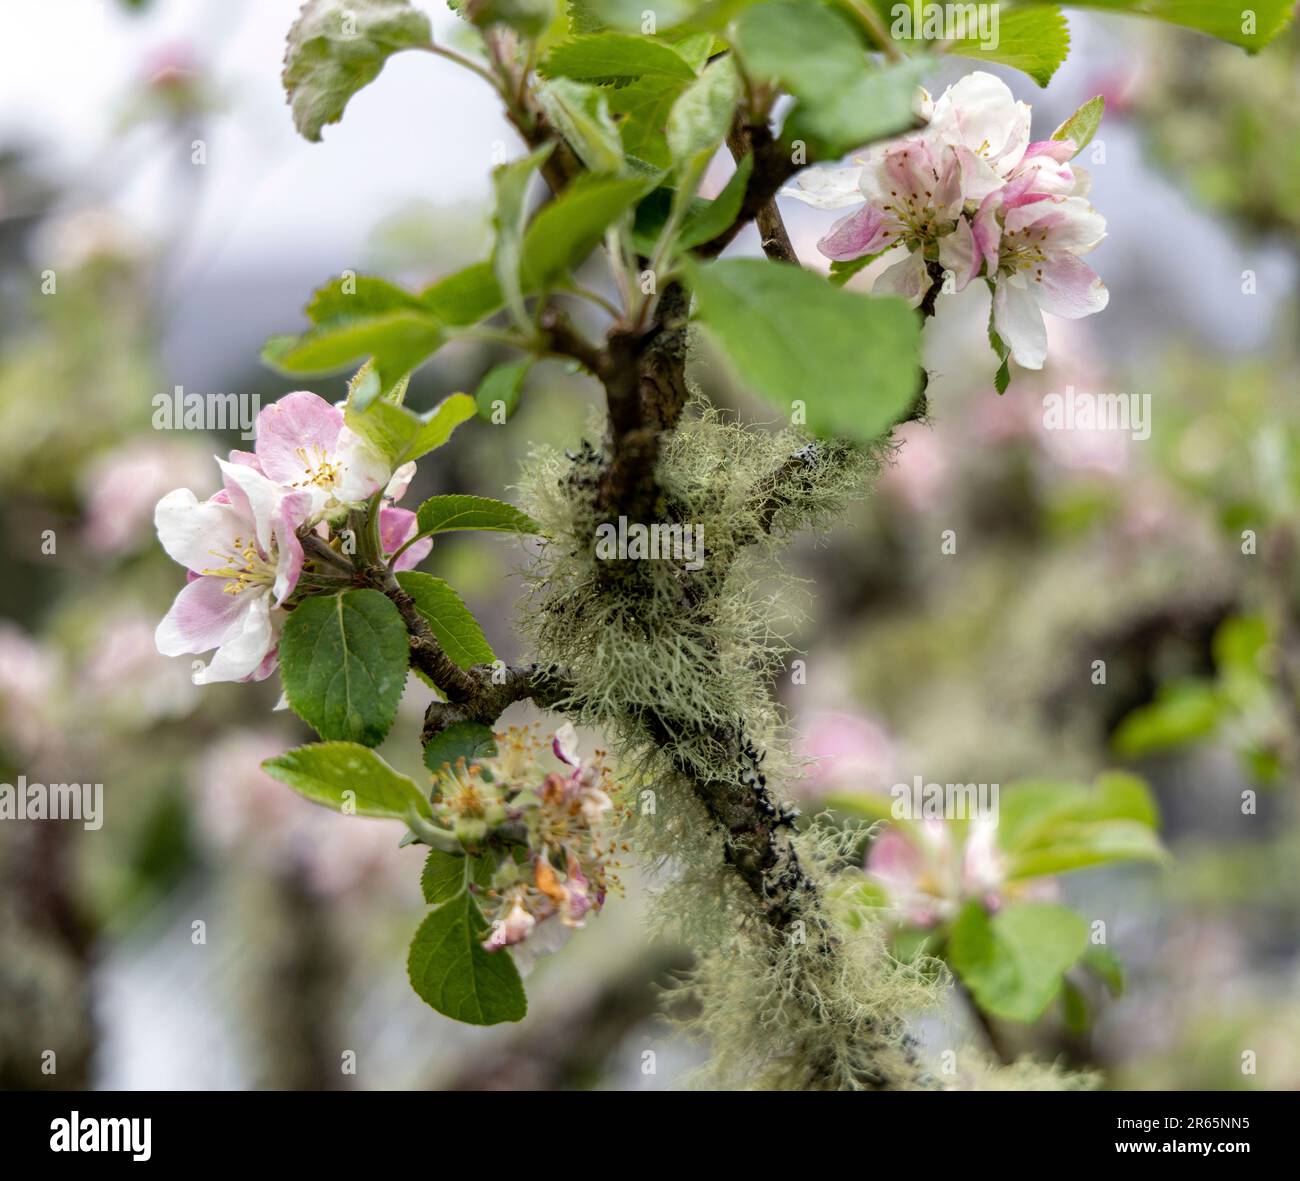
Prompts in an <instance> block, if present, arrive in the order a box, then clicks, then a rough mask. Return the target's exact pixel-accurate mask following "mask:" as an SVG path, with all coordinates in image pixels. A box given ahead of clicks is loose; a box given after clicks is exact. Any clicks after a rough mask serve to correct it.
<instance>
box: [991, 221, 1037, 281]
mask: <svg viewBox="0 0 1300 1181" xmlns="http://www.w3.org/2000/svg"><path fill="white" fill-rule="evenodd" d="M1046 239H1047V230H1045V229H1041V228H1035V227H1034V226H1030V227H1029V228H1028V229H1024V230H1020V231H1018V232H1017V233H1014V234H1005V235H1004V236H1003V238H1002V244H1001V246H1000V247H999V249H998V273H999V274H1003V275H1014V274H1016V273H1017V272H1019V271H1028V270H1032V271H1033V272H1034V282H1035V283H1041V282H1042V281H1043V268H1042V264H1043V263H1045V262H1046V261H1047V249H1046Z"/></svg>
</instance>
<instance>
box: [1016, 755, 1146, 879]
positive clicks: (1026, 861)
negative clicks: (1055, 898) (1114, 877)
mask: <svg viewBox="0 0 1300 1181" xmlns="http://www.w3.org/2000/svg"><path fill="white" fill-rule="evenodd" d="M1158 824H1159V815H1158V813H1157V811H1156V806H1155V801H1154V800H1153V799H1152V798H1151V793H1150V790H1149V789H1148V788H1147V786H1146V784H1145V783H1144V782H1143V781H1142V780H1141V779H1140V778H1139V777H1138V776H1136V775H1131V774H1129V773H1127V772H1123V771H1107V772H1104V773H1102V774H1101V775H1099V776H1098V777H1097V781H1096V784H1095V785H1094V786H1093V787H1092V788H1087V787H1084V786H1082V785H1080V784H1076V783H1056V782H1051V781H1030V782H1021V783H1012V784H1008V785H1007V787H1006V789H1005V790H1004V791H1003V792H1002V794H1001V800H1000V805H999V816H998V845H999V848H1000V849H1001V850H1002V852H1003V854H1004V855H1005V856H1006V858H1007V876H1008V877H1009V878H1012V879H1017V880H1019V879H1024V878H1031V877H1042V876H1048V875H1053V874H1059V873H1066V872H1068V871H1070V870H1076V869H1086V868H1089V867H1091V866H1096V865H1104V864H1108V863H1111V862H1116V861H1156V862H1158V861H1162V860H1164V859H1165V858H1166V853H1165V850H1164V848H1163V846H1162V845H1161V844H1160V840H1159V837H1158V836H1157V834H1156V826H1157V825H1158Z"/></svg>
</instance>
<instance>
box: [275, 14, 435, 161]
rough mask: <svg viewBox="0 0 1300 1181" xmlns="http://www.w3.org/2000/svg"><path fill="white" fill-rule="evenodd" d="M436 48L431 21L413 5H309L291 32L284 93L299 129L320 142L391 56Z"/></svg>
mask: <svg viewBox="0 0 1300 1181" xmlns="http://www.w3.org/2000/svg"><path fill="white" fill-rule="evenodd" d="M432 43H433V31H432V29H431V27H430V25H429V18H428V17H427V16H426V15H425V14H424V13H423V12H421V11H420V10H419V9H418V8H413V7H412V6H411V5H410V4H409V3H407V0H307V3H306V4H304V5H303V6H302V11H301V12H300V13H299V15H298V19H297V20H296V21H294V23H293V26H292V27H291V28H290V30H289V38H288V45H287V47H286V49H285V55H284V73H283V76H282V78H283V82H284V88H285V91H286V92H287V94H288V96H289V103H290V105H291V106H292V108H293V121H294V126H295V127H297V128H298V131H299V132H300V133H301V134H302V135H303V136H305V137H306V138H307V139H309V140H313V141H317V140H319V139H320V137H321V129H322V128H323V127H324V126H325V125H326V124H329V123H337V122H338V121H339V119H341V118H342V117H343V109H344V108H345V107H346V106H347V104H348V100H349V99H350V98H351V97H352V96H353V95H354V94H356V92H357V91H358V90H360V89H361V88H362V87H363V86H366V85H367V84H368V83H370V82H373V81H374V80H375V78H376V77H377V76H378V74H379V71H380V70H382V69H383V68H384V63H385V62H386V61H387V60H388V59H389V57H390V56H391V55H392V54H394V53H397V52H399V51H400V50H403V49H419V48H421V47H423V46H427V45H431V44H432Z"/></svg>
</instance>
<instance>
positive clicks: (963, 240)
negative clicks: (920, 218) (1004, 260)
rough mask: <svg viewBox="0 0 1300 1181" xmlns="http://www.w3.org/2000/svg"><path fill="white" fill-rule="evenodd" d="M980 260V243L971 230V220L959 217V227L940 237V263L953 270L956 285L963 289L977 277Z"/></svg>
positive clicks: (957, 287)
mask: <svg viewBox="0 0 1300 1181" xmlns="http://www.w3.org/2000/svg"><path fill="white" fill-rule="evenodd" d="M980 262H981V258H980V249H979V244H978V243H977V242H976V240H975V235H974V234H973V233H972V232H971V227H970V222H968V221H967V220H966V219H965V218H964V217H959V218H958V219H957V228H956V229H955V230H954V231H953V232H952V233H951V234H945V235H944V236H943V237H942V238H940V239H939V263H940V265H941V266H942V267H943V268H944V270H946V271H951V272H952V274H953V279H954V286H955V287H956V289H957V290H958V291H961V290H962V289H963V288H965V286H966V284H967V283H969V282H970V281H971V280H972V279H973V278H975V275H976V273H977V272H978V271H979V269H980Z"/></svg>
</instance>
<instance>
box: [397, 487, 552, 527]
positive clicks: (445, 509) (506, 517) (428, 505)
mask: <svg viewBox="0 0 1300 1181" xmlns="http://www.w3.org/2000/svg"><path fill="white" fill-rule="evenodd" d="M416 517H417V519H418V521H419V525H420V532H421V533H449V532H452V531H453V530H457V529H487V530H492V531H494V532H497V533H537V532H538V531H539V526H538V524H537V522H536V521H534V520H533V519H532V517H530V516H529V515H528V514H527V513H524V512H520V511H519V509H517V508H515V506H514V505H512V504H507V503H506V502H505V501H504V500H493V499H492V498H491V497H490V496H461V495H451V496H431V497H429V499H428V500H426V501H425V502H424V503H423V504H422V505H420V507H419V509H418V510H417V513H416Z"/></svg>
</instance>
